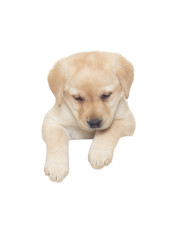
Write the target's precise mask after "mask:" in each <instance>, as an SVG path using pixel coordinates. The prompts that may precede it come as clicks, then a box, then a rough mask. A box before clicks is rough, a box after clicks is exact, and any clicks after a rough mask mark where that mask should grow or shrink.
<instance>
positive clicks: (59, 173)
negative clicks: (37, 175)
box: [44, 162, 69, 182]
mask: <svg viewBox="0 0 184 240" xmlns="http://www.w3.org/2000/svg"><path fill="white" fill-rule="evenodd" d="M44 172H45V175H47V176H49V178H50V180H51V181H53V182H61V181H62V180H63V179H64V178H65V177H66V176H67V174H68V172H69V167H68V165H67V164H58V163H52V162H49V163H46V164H45V168H44Z"/></svg>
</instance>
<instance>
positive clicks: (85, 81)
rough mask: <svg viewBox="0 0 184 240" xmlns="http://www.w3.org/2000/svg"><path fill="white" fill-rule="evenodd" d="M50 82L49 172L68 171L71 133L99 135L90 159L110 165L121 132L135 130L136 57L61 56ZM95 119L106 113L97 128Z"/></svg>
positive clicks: (58, 177)
mask: <svg viewBox="0 0 184 240" xmlns="http://www.w3.org/2000/svg"><path fill="white" fill-rule="evenodd" d="M48 82H49V86H50V89H51V91H52V92H53V94H54V95H55V97H56V102H55V105H54V106H53V108H52V109H51V110H50V111H49V112H48V113H47V114H46V116H45V118H44V121H43V127H42V132H43V139H44V141H45V142H46V144H47V156H46V162H45V169H44V171H45V174H46V175H48V176H49V178H50V179H51V180H52V181H57V182H60V181H62V180H63V179H64V177H65V176H66V175H67V174H68V172H69V159H68V143H69V140H71V139H91V138H93V142H92V145H91V148H90V150H89V156H88V159H89V162H90V163H91V165H92V167H94V168H97V169H99V168H102V167H104V166H106V165H108V164H109V163H110V162H111V161H112V157H113V152H114V149H115V147H116V144H117V142H118V140H119V138H120V137H123V136H129V135H132V134H133V133H134V130H135V120H134V117H133V115H132V113H131V111H130V109H129V107H128V104H127V101H126V98H128V96H129V90H130V87H131V84H132V82H133V67H132V65H131V63H130V62H128V61H127V60H126V59H125V58H123V57H122V56H121V55H119V54H115V53H106V52H87V53H78V54H74V55H72V56H70V57H68V58H64V59H61V60H60V61H58V62H57V63H56V64H55V65H54V67H53V69H52V70H51V71H50V73H49V76H48ZM104 94H105V95H110V96H109V97H108V99H105V100H104V99H103V95H104ZM81 99H82V100H81ZM90 119H101V120H102V125H101V126H100V127H98V128H94V129H93V128H91V127H90V126H89V124H88V121H89V120H90Z"/></svg>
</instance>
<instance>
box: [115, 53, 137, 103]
mask: <svg viewBox="0 0 184 240" xmlns="http://www.w3.org/2000/svg"><path fill="white" fill-rule="evenodd" d="M115 72H116V76H117V77H118V79H119V81H120V84H121V87H122V91H123V93H124V95H125V98H126V99H127V98H128V96H129V91H130V87H131V85H132V82H133V79H134V68H133V66H132V64H131V63H130V62H129V61H127V60H126V59H125V58H124V57H122V56H121V55H118V56H117V59H116V64H115Z"/></svg>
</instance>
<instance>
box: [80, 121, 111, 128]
mask: <svg viewBox="0 0 184 240" xmlns="http://www.w3.org/2000/svg"><path fill="white" fill-rule="evenodd" d="M110 124H111V121H104V120H103V119H99V118H96V119H89V120H87V121H86V122H85V124H84V122H82V121H81V122H80V127H81V128H82V129H83V130H86V131H95V130H104V129H106V128H108V127H109V126H110Z"/></svg>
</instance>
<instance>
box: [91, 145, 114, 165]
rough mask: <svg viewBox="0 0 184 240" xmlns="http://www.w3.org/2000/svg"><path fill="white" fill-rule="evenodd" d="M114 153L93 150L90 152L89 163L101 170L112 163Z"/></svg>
mask: <svg viewBox="0 0 184 240" xmlns="http://www.w3.org/2000/svg"><path fill="white" fill-rule="evenodd" d="M112 155H113V153H112V152H111V151H109V150H101V149H91V150H90V152H89V156H88V159H89V162H90V163H91V166H92V167H93V168H95V169H101V168H103V167H104V166H107V165H109V164H110V162H111V161H112Z"/></svg>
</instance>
